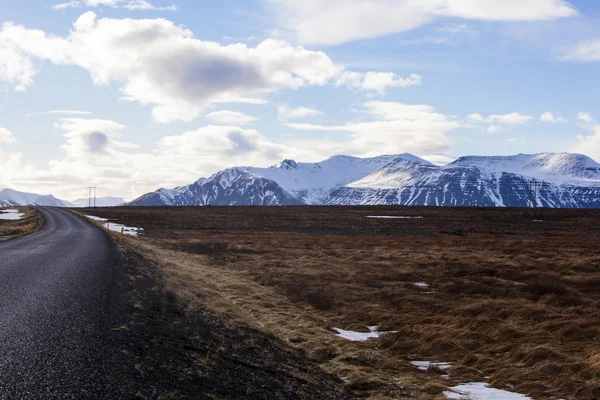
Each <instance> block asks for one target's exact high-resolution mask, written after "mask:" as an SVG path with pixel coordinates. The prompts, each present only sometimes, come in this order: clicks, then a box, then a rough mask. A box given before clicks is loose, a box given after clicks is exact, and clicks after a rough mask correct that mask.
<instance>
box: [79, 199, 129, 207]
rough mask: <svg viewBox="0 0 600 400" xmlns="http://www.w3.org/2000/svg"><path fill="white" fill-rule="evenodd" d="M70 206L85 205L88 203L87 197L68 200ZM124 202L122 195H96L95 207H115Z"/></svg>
mask: <svg viewBox="0 0 600 400" xmlns="http://www.w3.org/2000/svg"><path fill="white" fill-rule="evenodd" d="M70 204H71V207H77V208H83V207H87V206H88V205H89V204H90V203H89V199H88V198H81V199H77V200H75V201H72V202H70ZM122 204H125V200H124V199H123V198H122V197H97V198H96V207H117V206H120V205H122Z"/></svg>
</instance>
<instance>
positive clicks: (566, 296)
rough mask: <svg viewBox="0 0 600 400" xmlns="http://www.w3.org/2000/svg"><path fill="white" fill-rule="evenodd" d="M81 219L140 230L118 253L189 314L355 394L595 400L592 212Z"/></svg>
mask: <svg viewBox="0 0 600 400" xmlns="http://www.w3.org/2000/svg"><path fill="white" fill-rule="evenodd" d="M77 211H78V212H81V211H83V212H84V213H86V214H88V215H94V216H98V217H103V218H108V219H110V220H111V221H115V222H118V223H122V224H125V225H128V226H136V227H142V228H143V229H144V233H143V234H142V235H140V236H139V237H137V238H133V237H132V238H130V237H127V238H125V239H124V241H123V242H122V246H123V248H125V249H127V250H129V251H131V250H133V251H135V252H137V253H139V254H140V255H142V256H143V257H145V258H146V259H147V260H149V261H151V262H152V263H153V264H155V265H158V266H160V271H161V279H164V281H165V285H166V287H167V288H168V290H170V291H171V292H173V293H174V294H176V295H177V298H178V299H179V301H180V302H181V303H182V304H185V308H186V312H189V313H194V312H195V310H199V309H204V308H208V309H210V310H211V311H213V312H215V313H217V315H221V316H223V318H227V319H229V320H231V321H233V323H236V324H241V325H245V326H248V327H250V328H253V329H256V330H260V331H262V332H264V333H267V334H269V335H273V336H275V337H277V338H279V339H281V340H283V341H284V342H285V343H287V344H288V345H289V346H291V347H293V348H295V349H299V350H301V351H302V352H303V353H304V354H305V355H306V357H308V358H309V359H311V360H313V361H315V362H317V363H318V364H319V365H320V366H321V367H322V368H323V369H324V370H325V371H327V372H329V373H332V374H335V375H337V376H338V377H340V378H341V379H342V381H343V382H344V384H345V385H346V386H347V387H348V388H349V389H350V390H352V391H354V392H355V393H356V395H357V396H359V397H365V398H373V399H387V398H407V399H408V398H416V399H439V398H443V395H442V393H443V392H444V391H445V390H448V389H447V388H449V387H452V386H455V385H457V384H460V383H468V382H487V383H489V384H491V385H492V386H493V387H496V388H499V389H504V390H510V391H515V392H518V393H521V394H523V395H527V396H530V397H531V398H534V399H558V398H564V399H593V398H598V397H599V396H600V343H599V342H598V327H599V326H600V291H599V290H598V289H599V288H600V248H599V247H598V239H599V237H600V235H599V232H598V226H599V223H600V210H573V209H571V210H567V209H562V210H556V209H504V208H436V207H160V208H153V207H148V208H144V207H139V208H138V207H118V208H96V209H84V210H77ZM373 217H379V218H373ZM382 217H383V218H382ZM390 217H394V218H390ZM367 326H378V329H379V330H380V331H386V332H391V333H388V334H385V335H383V336H381V337H380V338H378V339H370V340H368V341H364V342H352V341H348V340H346V339H343V338H340V337H338V336H336V335H335V331H334V330H333V328H340V329H345V330H351V331H357V332H369V329H368V328H367ZM416 361H431V362H443V363H452V364H451V366H450V368H449V369H439V368H436V367H434V366H431V367H429V368H428V369H426V370H420V369H418V368H417V367H415V366H414V365H413V364H411V362H416Z"/></svg>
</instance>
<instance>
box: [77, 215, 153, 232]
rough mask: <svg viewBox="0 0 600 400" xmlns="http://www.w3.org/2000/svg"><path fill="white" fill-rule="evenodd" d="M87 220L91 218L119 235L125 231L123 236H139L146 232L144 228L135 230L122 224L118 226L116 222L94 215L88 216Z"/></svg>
mask: <svg viewBox="0 0 600 400" xmlns="http://www.w3.org/2000/svg"><path fill="white" fill-rule="evenodd" d="M86 218H89V219H91V220H94V221H96V222H101V225H102V226H103V227H104V228H106V229H108V230H110V231H113V232H117V233H121V229H122V230H123V234H124V235H128V236H138V235H139V234H140V233H142V231H143V230H144V229H143V228H134V227H131V226H125V225H122V224H117V223H115V222H110V221H108V220H107V219H106V218H100V217H95V216H93V215H86Z"/></svg>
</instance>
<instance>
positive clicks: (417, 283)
mask: <svg viewBox="0 0 600 400" xmlns="http://www.w3.org/2000/svg"><path fill="white" fill-rule="evenodd" d="M413 285H415V286H418V287H429V284H428V283H427V282H415V283H413Z"/></svg>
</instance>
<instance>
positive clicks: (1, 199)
mask: <svg viewBox="0 0 600 400" xmlns="http://www.w3.org/2000/svg"><path fill="white" fill-rule="evenodd" d="M25 205H37V206H49V207H66V206H68V205H69V204H68V202H65V201H63V200H59V199H57V198H56V197H54V196H52V195H39V194H35V193H25V192H19V191H16V190H13V189H3V190H1V191H0V207H12V206H25Z"/></svg>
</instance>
